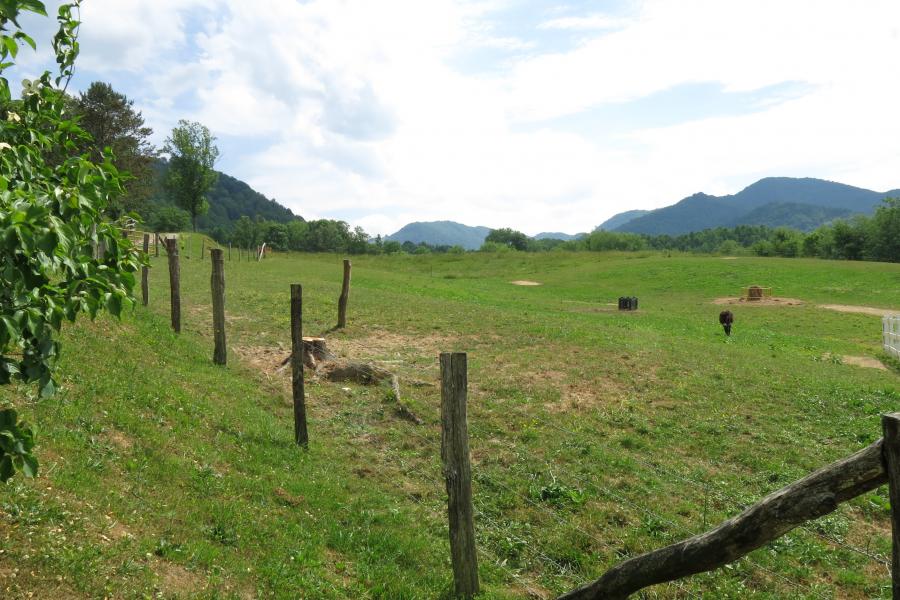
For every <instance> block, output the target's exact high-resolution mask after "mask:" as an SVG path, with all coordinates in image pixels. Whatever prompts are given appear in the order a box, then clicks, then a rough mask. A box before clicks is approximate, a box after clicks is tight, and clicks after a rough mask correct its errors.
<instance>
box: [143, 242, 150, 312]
mask: <svg viewBox="0 0 900 600" xmlns="http://www.w3.org/2000/svg"><path fill="white" fill-rule="evenodd" d="M149 256H150V234H149V233H145V234H144V258H145V259H146V258H148V257H149ZM141 300H143V302H144V306H147V304H149V303H150V267H148V266H147V265H144V266H143V267H141Z"/></svg>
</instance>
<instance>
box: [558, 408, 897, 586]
mask: <svg viewBox="0 0 900 600" xmlns="http://www.w3.org/2000/svg"><path fill="white" fill-rule="evenodd" d="M882 421H883V430H884V432H885V437H884V438H883V439H880V440H878V441H877V442H875V443H874V444H872V445H871V446H869V447H867V448H864V449H863V450H860V451H859V452H857V453H856V454H853V455H851V456H849V457H847V458H844V459H842V460H839V461H837V462H835V463H832V464H831V465H829V466H827V467H824V468H822V469H820V470H818V471H816V472H814V473H812V474H811V475H808V476H807V477H804V478H803V479H801V480H799V481H796V482H794V483H792V484H791V485H789V486H787V487H784V488H782V489H780V490H778V491H777V492H773V493H772V494H769V495H768V496H766V497H765V498H763V499H762V500H760V501H759V502H758V503H756V504H754V505H753V506H751V507H750V508H748V509H747V510H745V511H744V512H742V513H741V514H739V515H738V516H736V517H733V518H731V519H729V520H727V521H725V522H724V523H722V524H721V525H719V526H718V527H716V528H715V529H713V530H711V531H707V532H706V533H702V534H700V535H696V536H694V537H692V538H689V539H686V540H683V541H681V542H677V543H675V544H671V545H669V546H666V547H664V548H659V549H657V550H653V551H651V552H647V553H645V554H641V555H639V556H635V557H634V558H630V559H628V560H626V561H625V562H623V563H620V564H618V565H616V566H615V567H613V568H612V569H610V570H609V571H607V572H606V573H604V574H603V576H602V577H600V578H599V579H597V580H596V581H593V582H591V583H589V584H587V585H584V586H582V587H579V588H577V589H575V590H572V591H570V592H568V593H566V594H563V595H562V596H560V597H559V599H558V600H600V599H604V600H622V599H624V598H628V596H629V595H631V594H633V593H635V592H637V591H638V590H641V589H643V588H645V587H647V586H650V585H654V584H658V583H665V582H667V581H674V580H676V579H680V578H682V577H686V576H688V575H694V574H696V573H703V572H705V571H711V570H713V569H717V568H719V567H721V566H723V565H726V564H728V563H730V562H733V561H735V560H737V559H739V558H741V557H742V556H744V555H746V554H748V553H750V552H751V551H753V550H755V549H757V548H759V547H761V546H763V545H765V544H767V543H768V542H771V541H772V540H775V539H777V538H779V537H781V536H783V535H784V534H785V533H787V532H789V531H790V530H792V529H794V528H795V527H798V526H799V525H802V524H803V523H804V522H805V521H808V520H811V519H817V518H819V517H822V516H824V515H827V514H828V513H830V512H832V511H834V510H835V509H836V508H837V507H838V505H839V504H840V503H841V502H846V501H847V500H850V499H852V498H855V497H856V496H859V495H861V494H864V493H866V492H869V491H871V490H874V489H875V488H877V487H879V486H881V485H883V484H885V483H890V486H891V513H892V524H893V531H894V562H893V565H894V568H893V570H892V575H893V580H894V587H893V590H894V595H893V598H894V599H895V600H900V583H898V582H900V547H898V546H900V543H898V542H900V540H898V532H900V517H898V515H900V414H893V415H884V416H883V417H882ZM891 465H893V468H891ZM889 475H890V477H889ZM889 479H890V480H891V481H890V482H889ZM895 490H896V492H895ZM895 493H896V495H897V502H896V503H895V502H894V495H895Z"/></svg>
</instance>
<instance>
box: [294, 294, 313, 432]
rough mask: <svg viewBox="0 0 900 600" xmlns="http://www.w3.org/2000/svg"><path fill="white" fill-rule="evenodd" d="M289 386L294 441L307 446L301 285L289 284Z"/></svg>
mask: <svg viewBox="0 0 900 600" xmlns="http://www.w3.org/2000/svg"><path fill="white" fill-rule="evenodd" d="M291 386H292V388H293V392H294V441H296V442H297V444H298V445H300V446H303V447H308V446H309V434H308V433H307V431H306V397H305V394H304V390H303V286H301V285H300V284H299V283H292V284H291Z"/></svg>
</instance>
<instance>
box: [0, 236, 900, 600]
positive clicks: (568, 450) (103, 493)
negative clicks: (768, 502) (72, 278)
mask: <svg viewBox="0 0 900 600" xmlns="http://www.w3.org/2000/svg"><path fill="white" fill-rule="evenodd" d="M226 254H227V250H226ZM342 258H343V257H341V256H335V255H307V254H290V255H288V254H276V255H270V256H268V257H267V258H265V259H264V260H262V261H260V262H256V261H247V260H246V257H243V258H242V260H240V261H238V260H237V251H233V253H232V258H231V260H228V259H227V256H226V264H225V268H226V315H227V336H228V348H229V364H228V366H227V367H215V366H213V365H212V364H211V356H212V347H211V340H212V322H211V319H212V317H211V299H210V287H209V279H210V265H209V256H208V254H207V255H206V257H205V259H204V260H200V258H199V246H198V245H195V246H194V247H193V249H192V253H191V258H190V259H186V258H185V259H184V260H182V264H181V270H182V299H183V309H182V312H183V333H182V335H181V336H175V335H174V334H172V333H171V332H170V331H169V329H168V293H169V290H168V273H167V270H166V266H165V260H166V259H165V256H162V257H160V258H154V259H152V265H153V268H152V270H151V278H150V299H151V300H150V306H149V308H148V309H145V308H143V307H138V308H136V309H135V310H134V312H133V314H132V315H130V316H128V317H126V318H124V319H123V320H122V321H121V322H118V321H115V320H112V319H108V318H100V319H98V320H97V322H95V323H90V322H84V323H79V324H77V325H75V326H70V327H68V328H67V329H66V330H65V335H64V347H63V357H62V360H61V363H60V381H61V384H62V390H61V392H60V393H59V395H58V396H57V397H55V398H52V399H44V400H39V399H36V398H34V395H33V391H32V390H30V389H28V388H18V389H13V390H4V391H2V392H0V394H2V395H0V401H2V400H4V399H9V400H12V401H14V402H15V403H16V404H17V405H18V406H20V407H21V410H22V412H23V413H24V414H25V415H27V417H28V419H29V421H31V422H32V423H33V425H34V426H35V429H36V431H37V434H38V448H37V452H38V456H39V458H40V460H41V467H42V470H41V474H40V476H39V477H38V478H37V479H36V480H26V479H22V478H18V477H17V478H16V479H15V480H13V481H12V482H11V483H10V484H9V485H7V486H5V488H0V592H3V591H4V590H5V591H6V592H5V593H8V594H10V597H27V592H29V591H31V592H32V593H34V594H36V595H35V596H34V597H75V598H81V597H90V598H95V597H104V596H106V597H115V598H155V597H165V598H169V597H173V598H174V597H186V598H195V597H196V598H385V599H397V598H410V599H411V598H422V599H430V598H441V597H448V596H449V594H450V591H451V570H450V564H449V549H448V543H447V532H446V527H447V525H446V497H445V492H444V483H443V479H442V475H441V470H440V428H439V419H440V388H439V385H438V383H439V371H438V354H439V353H440V352H442V351H465V352H467V353H468V358H469V431H470V436H471V440H470V445H471V449H472V458H473V476H474V497H475V509H476V533H477V537H478V540H479V549H480V553H479V560H480V572H481V579H482V583H483V588H484V593H483V597H484V598H552V597H554V595H556V594H558V593H561V592H563V591H566V590H568V589H570V588H572V587H574V586H576V585H579V584H581V583H584V582H586V581H588V580H591V579H593V578H596V577H597V576H599V575H600V574H601V573H602V572H603V571H604V569H606V568H608V567H610V566H612V565H614V564H616V563H617V562H619V561H621V560H622V559H623V558H626V557H628V556H631V555H634V554H636V553H640V552H643V551H646V550H650V549H653V548H656V547H658V546H661V545H665V544H667V543H670V542H672V541H674V540H678V539H681V538H683V537H685V536H688V535H692V534H694V533H698V532H701V531H704V530H706V529H708V528H710V527H711V526H714V525H715V524H717V523H719V522H720V521H722V520H723V519H725V518H727V517H729V516H732V515H735V514H737V513H738V512H739V511H740V510H741V509H742V508H743V507H745V506H747V505H749V504H751V503H753V502H755V501H756V500H758V499H759V498H761V497H762V496H764V495H765V494H767V493H769V492H771V491H774V490H776V489H778V488H780V487H782V486H784V485H786V484H788V483H790V482H791V481H793V480H795V479H797V478H799V477H801V476H803V475H805V474H807V473H808V472H810V471H811V470H814V469H816V468H818V467H821V466H824V465H826V464H828V463H829V462H831V461H834V460H836V459H838V458H841V457H843V456H845V455H848V454H850V453H852V452H854V451H856V450H858V449H860V448H862V447H863V446H865V445H867V444H869V443H871V442H872V441H874V440H875V439H877V438H878V437H879V436H880V418H879V415H880V414H881V413H883V412H886V411H893V410H897V409H900V391H898V389H900V388H898V383H900V375H898V371H897V369H896V366H895V364H894V363H891V362H890V361H888V360H887V359H886V358H885V357H883V356H882V355H881V350H880V340H881V337H880V334H881V319H880V318H879V317H877V316H872V315H866V314H856V313H844V312H836V311H832V310H827V309H824V308H821V305H823V304H841V305H854V306H867V307H875V308H884V309H892V308H893V309H897V310H898V312H900V265H897V264H881V263H861V262H832V261H821V260H800V259H771V258H748V257H741V258H738V259H733V260H726V259H722V258H718V257H707V256H704V257H700V256H689V255H672V256H667V255H661V254H654V253H648V254H600V253H583V254H577V253H541V254H525V253H514V252H510V253H498V254H481V253H475V254H461V255H449V254H448V255H426V256H407V255H401V256H360V257H353V280H352V291H351V294H350V302H349V313H348V327H347V328H346V329H344V330H341V331H331V328H332V327H333V326H334V324H335V322H336V316H337V313H336V311H337V298H338V294H339V291H340V284H341V272H342V269H341V259H342ZM521 280H527V281H532V282H536V283H540V285H532V286H522V285H513V284H512V283H511V282H513V281H521ZM291 283H300V284H302V285H303V289H304V332H305V333H306V334H307V335H319V334H322V335H324V336H325V337H326V338H327V340H328V345H329V348H330V349H331V350H332V351H333V352H334V353H335V354H336V355H337V356H339V357H341V358H345V359H349V360H358V361H377V362H378V363H379V364H380V365H382V366H384V367H386V368H388V369H390V370H392V371H394V372H395V373H397V375H398V376H399V378H400V385H401V391H402V394H403V402H404V403H405V404H406V405H407V406H408V407H409V408H410V409H411V410H412V411H413V412H415V413H416V414H417V415H418V416H419V417H421V418H422V419H423V420H424V421H425V424H424V425H421V426H419V425H415V424H413V423H410V422H408V421H406V420H403V419H401V418H399V417H398V415H397V411H396V407H395V406H394V404H393V401H392V400H390V399H389V395H388V394H387V390H386V389H384V388H381V387H377V386H375V387H371V386H370V387H366V386H358V385H353V384H344V383H341V384H333V383H327V382H324V381H318V380H316V379H314V378H310V379H308V381H307V386H306V389H307V396H308V397H307V411H308V414H309V417H310V422H309V429H310V438H311V443H310V448H309V450H308V451H304V450H301V449H298V448H297V447H295V446H294V445H293V444H292V440H291V438H292V431H293V424H292V421H291V418H292V417H291V414H292V413H291V404H290V385H289V372H288V371H287V370H279V365H280V363H281V361H282V360H283V359H284V358H285V357H286V356H287V354H288V351H289V348H290V331H289V323H290V315H289V298H290V296H289V285H290V284H291ZM752 284H758V285H764V286H771V287H773V288H774V293H775V295H776V296H778V297H785V298H793V299H797V300H800V301H802V304H799V305H795V306H748V305H746V304H736V305H733V306H728V308H730V309H731V310H732V311H733V312H734V315H735V326H734V334H733V336H732V337H731V338H730V339H728V338H726V337H725V336H724V334H723V332H722V329H721V327H720V326H719V325H718V321H717V317H718V313H719V311H720V310H722V309H723V308H725V306H721V305H717V304H714V303H713V300H714V299H717V298H724V297H733V296H737V295H739V294H740V292H741V289H742V288H743V287H745V286H748V285H752ZM621 295H634V296H637V297H638V298H639V300H640V309H639V310H638V311H636V312H634V313H623V312H619V311H618V310H616V306H615V303H616V300H617V298H618V297H619V296H621ZM844 357H857V358H866V359H880V360H882V361H883V362H884V363H886V364H887V368H886V369H885V370H881V369H875V368H865V367H860V366H855V365H852V364H849V363H850V362H851V359H847V358H844ZM889 557H890V526H889V521H888V500H887V491H886V489H882V490H878V491H877V492H875V493H872V494H868V495H866V496H863V497H860V498H857V499H856V500H854V501H852V502H850V503H848V504H845V505H842V506H841V507H840V508H839V510H838V511H837V512H836V513H834V514H832V515H830V516H828V517H825V518H823V519H820V520H819V521H816V522H812V523H810V524H808V526H807V527H806V528H803V529H798V530H796V531H794V532H792V533H790V534H789V535H787V536H785V537H783V538H781V539H780V540H778V541H777V542H775V543H773V544H771V545H770V546H768V547H765V548H763V549H760V550H758V551H756V552H754V553H753V554H751V555H750V556H749V557H748V558H746V559H744V560H741V561H739V562H737V563H735V564H733V565H729V566H728V567H727V568H724V569H721V570H719V571H716V572H714V573H710V574H704V575H698V576H695V577H692V578H689V579H687V580H684V581H683V582H680V583H679V584H677V585H675V584H670V585H663V586H657V587H655V588H650V589H649V590H647V591H646V592H645V596H644V597H646V598H657V597H659V598H690V597H706V598H888V597H890V589H889V587H888V583H889V575H888V568H887V567H886V566H885V564H884V561H885V560H886V559H889ZM0 595H2V594H0ZM4 597H6V596H4Z"/></svg>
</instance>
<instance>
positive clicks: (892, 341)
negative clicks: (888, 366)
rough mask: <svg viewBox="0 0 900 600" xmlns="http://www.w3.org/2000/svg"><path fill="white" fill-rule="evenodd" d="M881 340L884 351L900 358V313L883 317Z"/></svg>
mask: <svg viewBox="0 0 900 600" xmlns="http://www.w3.org/2000/svg"><path fill="white" fill-rule="evenodd" d="M881 340H882V344H883V345H884V351H885V352H887V353H888V354H889V355H891V356H893V357H894V358H896V359H897V360H900V315H894V316H888V317H884V318H882V320H881Z"/></svg>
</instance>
